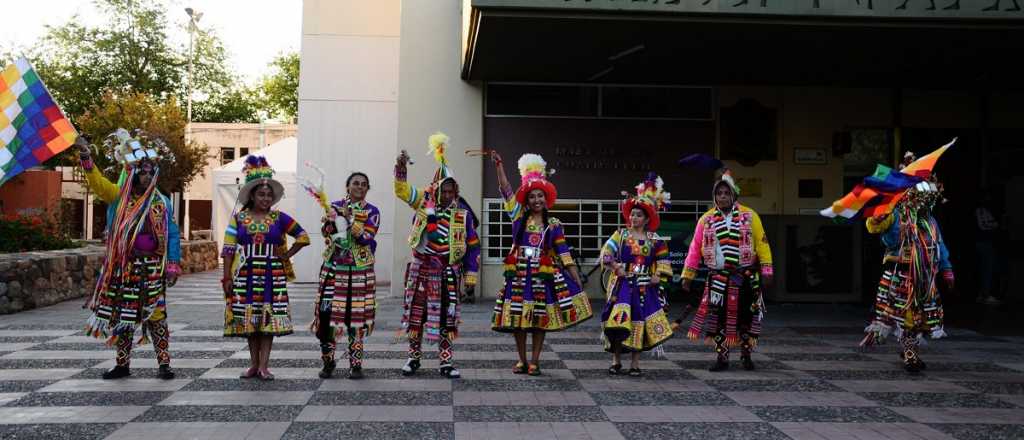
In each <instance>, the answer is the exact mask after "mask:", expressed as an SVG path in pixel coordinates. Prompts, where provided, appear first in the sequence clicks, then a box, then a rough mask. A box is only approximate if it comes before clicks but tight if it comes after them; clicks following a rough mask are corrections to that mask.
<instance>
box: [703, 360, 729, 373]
mask: <svg viewBox="0 0 1024 440" xmlns="http://www.w3.org/2000/svg"><path fill="white" fill-rule="evenodd" d="M728 369H729V362H727V361H715V363H714V365H712V366H711V368H708V371H711V372H718V371H725V370H728Z"/></svg>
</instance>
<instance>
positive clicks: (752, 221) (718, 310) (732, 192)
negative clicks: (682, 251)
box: [682, 169, 773, 371]
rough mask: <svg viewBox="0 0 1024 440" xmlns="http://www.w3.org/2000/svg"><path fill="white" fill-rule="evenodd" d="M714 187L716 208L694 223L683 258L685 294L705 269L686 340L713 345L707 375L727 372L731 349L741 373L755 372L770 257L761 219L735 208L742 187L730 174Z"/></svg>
mask: <svg viewBox="0 0 1024 440" xmlns="http://www.w3.org/2000/svg"><path fill="white" fill-rule="evenodd" d="M717 174H719V177H718V178H717V179H716V180H715V183H714V185H713V186H712V197H713V199H714V202H715V205H714V207H712V208H711V209H710V210H708V212H706V213H704V215H702V216H701V218H700V220H698V221H697V228H696V230H695V231H694V233H693V241H692V242H690V249H689V251H688V252H687V254H686V263H685V268H684V269H683V281H682V283H683V289H684V290H686V291H689V290H690V283H691V282H693V279H694V278H695V277H696V276H697V270H698V269H699V268H700V265H701V264H703V265H704V266H705V267H707V269H708V280H707V283H705V286H704V296H703V297H702V298H701V302H700V306H699V308H698V309H697V314H696V315H694V317H693V322H692V323H691V325H690V331H689V332H688V333H687V337H688V338H689V339H691V340H698V339H700V338H704V340H705V342H706V343H709V344H710V343H714V345H715V353H716V354H717V357H716V360H715V363H714V364H712V365H711V368H709V370H710V371H722V370H725V369H727V368H729V350H730V349H734V348H736V346H739V347H740V360H741V361H742V363H743V368H744V369H745V370H753V369H754V361H753V360H752V359H751V351H752V350H753V349H754V347H755V346H756V345H757V340H758V338H759V337H760V335H761V323H762V321H763V319H764V312H765V308H764V295H763V291H762V287H763V286H765V287H766V286H771V284H772V281H773V271H772V252H771V248H770V247H769V246H768V237H766V236H765V234H764V228H763V227H762V226H761V218H760V217H758V215H757V213H756V212H754V210H752V209H750V208H748V207H746V206H743V205H741V204H740V203H739V201H738V199H739V194H740V188H739V187H738V186H736V182H735V181H734V180H733V178H732V173H731V172H730V171H729V170H728V169H722V170H719V172H718V173H717Z"/></svg>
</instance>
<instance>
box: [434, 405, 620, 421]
mask: <svg viewBox="0 0 1024 440" xmlns="http://www.w3.org/2000/svg"><path fill="white" fill-rule="evenodd" d="M454 415H455V421H456V422H605V421H608V417H607V416H605V414H604V412H603V411H601V408H598V407H596V406H456V407H455V412H454Z"/></svg>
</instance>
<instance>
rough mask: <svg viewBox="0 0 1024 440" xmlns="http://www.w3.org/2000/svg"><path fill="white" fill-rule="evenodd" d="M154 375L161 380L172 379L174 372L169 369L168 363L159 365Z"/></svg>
mask: <svg viewBox="0 0 1024 440" xmlns="http://www.w3.org/2000/svg"><path fill="white" fill-rule="evenodd" d="M156 377H159V378H161V379H163V380H171V379H174V372H173V371H171V366H170V365H161V366H160V370H159V371H157V373H156Z"/></svg>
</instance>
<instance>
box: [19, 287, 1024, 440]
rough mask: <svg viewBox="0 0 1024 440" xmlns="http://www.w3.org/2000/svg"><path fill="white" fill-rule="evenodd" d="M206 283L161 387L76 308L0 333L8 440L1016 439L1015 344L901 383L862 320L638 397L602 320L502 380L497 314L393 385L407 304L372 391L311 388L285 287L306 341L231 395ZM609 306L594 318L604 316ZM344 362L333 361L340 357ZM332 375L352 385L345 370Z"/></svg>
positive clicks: (939, 365)
mask: <svg viewBox="0 0 1024 440" xmlns="http://www.w3.org/2000/svg"><path fill="white" fill-rule="evenodd" d="M218 278H219V274H218V273H216V272H211V273H205V274H198V275H190V276H186V277H183V278H182V279H181V280H180V281H179V283H178V285H177V286H175V287H173V288H171V289H170V291H169V294H168V299H169V316H170V324H171V329H172V336H171V352H172V356H173V360H172V366H173V368H174V369H175V371H176V373H177V375H178V376H177V378H176V379H174V380H171V381H162V380H159V379H156V371H157V370H156V360H155V359H154V355H153V351H152V347H151V346H145V347H138V348H137V349H136V354H135V361H134V362H133V364H132V377H131V378H128V379H123V380H120V381H104V380H101V379H100V374H101V373H102V372H103V371H104V370H105V369H108V368H110V367H111V366H112V365H113V355H114V353H113V351H112V350H111V349H108V348H106V347H105V346H104V345H103V343H102V342H100V341H97V340H94V339H91V338H88V337H85V336H81V335H79V329H80V328H81V327H82V324H83V322H84V320H85V318H86V316H87V313H86V311H85V310H82V309H81V301H80V300H75V301H69V302H66V303H63V304H59V305H57V306H53V307H48V308H44V309H38V310H33V311H29V312H24V313H20V314H16V315H6V316H0V438H3V439H28V438H40V439H64V438H67V439H103V438H108V439H147V440H158V439H191V438H199V439H229V438H230V439H243V438H253V439H277V438H286V439H332V438H353V439H376V438H382V439H383V438H387V439H398V438H424V439H434V438H439V439H446V438H456V439H531V440H532V439H537V440H539V439H643V440H655V439H706V440H710V439H765V440H768V439H786V438H793V439H830V440H854V439H857V440H863V439H928V440H940V439H963V440H968V439H999V438H1024V338H1019V337H998V338H997V337H985V336H982V335H978V334H976V333H973V332H970V331H967V330H962V329H955V328H954V329H950V334H951V335H952V336H951V337H950V338H949V339H945V340H942V341H937V342H934V343H930V344H929V345H928V346H926V347H925V348H924V349H923V352H922V354H923V359H924V360H925V361H926V362H927V364H928V370H927V372H925V373H924V374H922V375H920V376H916V377H910V376H908V375H907V374H906V373H904V372H903V370H902V369H901V365H900V363H899V360H898V358H897V355H896V351H895V350H896V346H895V345H894V344H890V345H888V346H883V347H880V348H879V349H876V350H874V351H872V352H869V353H862V352H859V351H858V350H857V347H856V345H857V342H858V341H859V340H860V338H861V334H860V330H861V328H862V327H863V324H864V316H866V310H860V309H861V308H858V307H851V306H842V307H840V306H793V305H778V306H774V307H772V306H769V310H768V316H767V324H768V325H767V328H766V330H765V338H764V339H763V340H762V345H761V346H760V347H759V350H758V351H757V352H756V353H755V358H754V359H755V362H756V363H757V367H758V369H757V370H756V371H744V370H742V368H740V366H739V362H738V357H735V356H734V358H733V365H732V368H731V369H730V370H729V371H727V372H720V373H711V372H708V371H707V367H708V366H709V365H710V363H711V361H712V354H711V352H710V350H709V349H708V348H706V347H703V346H699V345H696V344H694V343H691V342H690V341H687V340H685V339H684V338H682V337H677V338H676V339H673V340H671V341H669V343H668V344H667V345H666V346H665V348H666V352H667V357H668V358H667V359H656V358H654V357H653V356H651V355H649V354H645V356H644V358H643V363H642V368H643V369H644V376H643V377H642V378H629V377H625V376H609V375H608V374H607V372H606V369H607V367H608V365H609V360H610V356H609V355H608V354H606V353H604V352H603V351H602V349H601V344H600V339H599V323H598V321H597V320H596V319H592V320H590V321H588V322H587V323H586V324H584V325H582V326H580V327H578V328H574V329H571V330H570V331H567V332H562V333H553V334H550V335H548V339H547V343H546V346H545V347H544V353H543V355H542V362H541V367H542V369H543V373H544V374H543V376H541V377H525V376H517V375H513V374H512V372H511V367H512V365H513V364H514V363H515V359H516V354H515V348H514V347H515V346H514V344H513V341H512V338H511V336H508V335H502V334H497V333H493V332H491V331H490V330H489V327H488V319H489V314H490V304H489V302H482V303H478V304H475V305H467V306H465V307H464V309H463V310H464V321H465V323H464V325H463V326H462V328H461V330H462V333H461V337H460V339H459V340H458V341H457V342H456V345H455V349H456V353H455V356H456V365H457V366H458V367H459V368H460V370H461V371H462V378H461V379H457V380H449V379H444V378H442V377H440V376H439V375H438V374H437V372H436V366H437V360H436V359H437V357H436V349H434V348H433V347H430V348H431V349H433V350H434V351H430V350H427V351H428V353H427V355H426V358H427V361H425V362H424V367H425V368H423V369H421V370H420V372H419V373H418V374H417V375H416V376H415V377H413V378H405V377H402V376H401V374H400V372H399V368H400V367H401V365H402V364H403V363H404V358H405V345H404V344H403V343H401V342H399V343H394V342H393V338H394V335H395V330H396V329H397V328H398V321H399V317H400V313H401V304H400V303H399V302H398V301H397V300H395V299H386V300H384V301H383V305H382V307H381V310H380V311H379V312H378V328H377V331H376V333H375V334H374V335H373V337H372V338H370V340H368V341H367V361H366V363H365V367H366V369H365V372H366V376H367V377H366V378H365V379H363V380H359V381H355V380H349V379H346V378H345V375H346V372H345V370H344V369H341V368H339V370H338V372H337V373H336V378H334V379H329V380H321V379H319V378H318V377H317V371H318V370H319V368H320V359H319V349H318V347H319V346H318V344H317V341H316V339H315V338H314V337H313V336H312V335H311V334H310V333H309V332H308V331H307V330H306V329H305V327H306V325H307V324H308V322H309V320H310V318H311V315H310V313H311V311H312V299H313V296H314V293H315V292H314V286H312V285H296V286H292V288H291V293H292V301H293V313H294V315H295V316H296V317H297V319H296V322H297V324H298V325H297V327H299V328H301V329H302V331H299V332H297V333H296V334H294V335H291V336H287V337H284V338H279V339H277V340H276V342H275V344H274V352H273V359H272V361H271V369H272V371H273V372H274V373H275V375H276V376H277V379H276V380H274V381H271V382H261V381H255V380H245V381H243V380H239V379H238V374H239V373H241V372H242V370H244V368H245V367H246V366H247V365H248V350H247V348H246V344H245V341H244V340H242V339H227V338H223V337H221V320H222V319H223V318H222V317H223V302H222V301H221V300H220V296H221V295H220V293H219V287H218V281H217V280H218ZM600 306H601V304H600V303H599V302H598V303H595V308H599V307H600ZM339 348H341V347H339ZM339 364H341V365H342V366H347V362H341V359H339Z"/></svg>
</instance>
